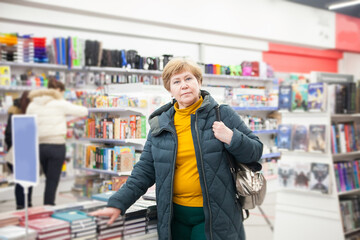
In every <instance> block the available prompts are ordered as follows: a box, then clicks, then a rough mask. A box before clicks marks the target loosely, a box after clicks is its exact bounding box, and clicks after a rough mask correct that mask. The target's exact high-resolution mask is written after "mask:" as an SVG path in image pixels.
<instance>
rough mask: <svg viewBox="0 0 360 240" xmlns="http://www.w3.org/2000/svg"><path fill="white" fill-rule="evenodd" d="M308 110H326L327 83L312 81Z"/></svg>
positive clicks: (309, 88)
mask: <svg viewBox="0 0 360 240" xmlns="http://www.w3.org/2000/svg"><path fill="white" fill-rule="evenodd" d="M308 110H309V111H312V112H320V111H326V84H325V83H310V84H309V86H308Z"/></svg>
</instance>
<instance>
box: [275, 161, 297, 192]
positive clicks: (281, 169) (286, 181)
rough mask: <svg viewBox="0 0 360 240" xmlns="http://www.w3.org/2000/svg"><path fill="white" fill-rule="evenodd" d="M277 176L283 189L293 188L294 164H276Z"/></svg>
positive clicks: (280, 162)
mask: <svg viewBox="0 0 360 240" xmlns="http://www.w3.org/2000/svg"><path fill="white" fill-rule="evenodd" d="M278 175H279V178H278V179H279V184H280V186H281V187H284V188H290V189H292V188H294V184H295V174H294V163H292V162H289V161H287V162H284V161H279V162H278Z"/></svg>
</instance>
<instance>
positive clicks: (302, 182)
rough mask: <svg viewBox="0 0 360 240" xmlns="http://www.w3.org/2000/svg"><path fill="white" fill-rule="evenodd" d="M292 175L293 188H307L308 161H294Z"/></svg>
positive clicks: (308, 180) (308, 179) (308, 178)
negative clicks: (293, 178)
mask: <svg viewBox="0 0 360 240" xmlns="http://www.w3.org/2000/svg"><path fill="white" fill-rule="evenodd" d="M294 177H295V180H294V188H296V189H304V190H308V189H309V186H310V163H308V162H296V163H295V167H294Z"/></svg>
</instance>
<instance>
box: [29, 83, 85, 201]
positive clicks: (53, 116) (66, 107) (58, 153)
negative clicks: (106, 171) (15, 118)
mask: <svg viewBox="0 0 360 240" xmlns="http://www.w3.org/2000/svg"><path fill="white" fill-rule="evenodd" d="M64 90H65V86H64V84H62V83H61V82H58V81H56V80H55V79H53V80H50V81H49V85H48V89H39V90H33V91H31V92H30V94H29V98H30V100H31V102H30V104H29V106H28V108H27V110H26V114H31V115H36V116H37V125H38V135H39V145H40V146H39V148H40V163H41V166H42V169H43V172H44V174H45V177H46V185H45V195H44V205H55V196H56V189H57V186H58V184H59V180H60V174H61V168H62V165H63V163H64V160H65V150H66V148H65V136H66V116H67V115H71V116H79V117H83V116H87V115H88V110H87V108H86V107H82V106H77V105H74V104H72V103H70V102H68V101H66V100H65V99H63V93H64Z"/></svg>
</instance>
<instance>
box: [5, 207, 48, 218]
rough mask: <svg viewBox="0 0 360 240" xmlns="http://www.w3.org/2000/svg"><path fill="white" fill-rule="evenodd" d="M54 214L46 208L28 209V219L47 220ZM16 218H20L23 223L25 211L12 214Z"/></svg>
mask: <svg viewBox="0 0 360 240" xmlns="http://www.w3.org/2000/svg"><path fill="white" fill-rule="evenodd" d="M52 213H53V211H52V210H50V209H48V208H45V207H41V206H39V207H31V208H28V219H37V218H45V217H50V216H51V214H52ZM12 214H13V215H15V216H19V217H20V218H21V221H24V220H25V210H21V211H16V212H13V213H12Z"/></svg>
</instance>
